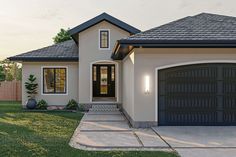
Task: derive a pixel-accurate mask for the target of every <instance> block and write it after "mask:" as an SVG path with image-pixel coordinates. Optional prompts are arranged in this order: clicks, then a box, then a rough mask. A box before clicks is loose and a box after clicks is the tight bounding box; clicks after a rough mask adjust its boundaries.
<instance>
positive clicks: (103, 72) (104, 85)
mask: <svg viewBox="0 0 236 157" xmlns="http://www.w3.org/2000/svg"><path fill="white" fill-rule="evenodd" d="M100 78H101V82H100V94H107V93H108V82H107V81H108V80H107V66H101V67H100Z"/></svg>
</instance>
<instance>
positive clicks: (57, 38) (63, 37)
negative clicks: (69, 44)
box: [53, 28, 71, 44]
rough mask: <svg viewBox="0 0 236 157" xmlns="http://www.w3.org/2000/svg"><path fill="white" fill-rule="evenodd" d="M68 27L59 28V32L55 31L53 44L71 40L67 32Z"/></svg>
mask: <svg viewBox="0 0 236 157" xmlns="http://www.w3.org/2000/svg"><path fill="white" fill-rule="evenodd" d="M68 30H69V29H67V30H65V29H63V28H61V30H60V32H59V33H57V35H56V36H55V37H54V38H53V41H54V43H55V44H57V43H61V42H64V41H67V40H71V36H70V34H69V32H68Z"/></svg>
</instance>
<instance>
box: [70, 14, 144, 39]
mask: <svg viewBox="0 0 236 157" xmlns="http://www.w3.org/2000/svg"><path fill="white" fill-rule="evenodd" d="M102 21H107V22H109V23H111V24H113V25H115V26H117V27H119V28H121V29H123V30H125V31H127V32H129V33H130V34H136V33H139V32H140V30H139V29H137V28H135V27H133V26H131V25H129V24H127V23H125V22H123V21H121V20H119V19H117V18H115V17H113V16H111V15H109V14H107V13H102V14H100V15H98V16H96V17H94V18H92V19H91V20H89V21H87V22H84V23H82V24H80V25H78V26H76V27H74V28H72V29H70V30H69V34H70V35H71V36H72V37H73V39H74V40H75V41H76V42H78V41H77V39H76V34H78V33H80V32H82V31H84V30H86V29H88V28H90V27H92V26H94V25H96V24H98V23H100V22H102Z"/></svg>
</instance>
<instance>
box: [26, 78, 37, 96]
mask: <svg viewBox="0 0 236 157" xmlns="http://www.w3.org/2000/svg"><path fill="white" fill-rule="evenodd" d="M25 88H26V93H27V94H28V98H29V99H34V97H35V95H36V94H37V93H38V92H37V88H38V83H36V77H35V76H34V75H32V74H31V75H29V78H28V81H27V82H25Z"/></svg>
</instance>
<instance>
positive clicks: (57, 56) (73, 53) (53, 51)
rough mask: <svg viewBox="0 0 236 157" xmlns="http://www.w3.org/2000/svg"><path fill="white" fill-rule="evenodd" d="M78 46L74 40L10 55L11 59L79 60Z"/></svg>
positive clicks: (29, 60)
mask: <svg viewBox="0 0 236 157" xmlns="http://www.w3.org/2000/svg"><path fill="white" fill-rule="evenodd" d="M78 56H79V54H78V47H77V45H76V43H75V42H74V41H73V40H68V41H65V42H62V43H59V44H54V45H51V46H48V47H44V48H41V49H38V50H33V51H30V52H26V53H22V54H19V55H16V56H13V57H9V58H8V59H10V60H11V61H26V62H31V61H34V62H44V61H65V62H71V61H77V62H78V61H79V57H78Z"/></svg>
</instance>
